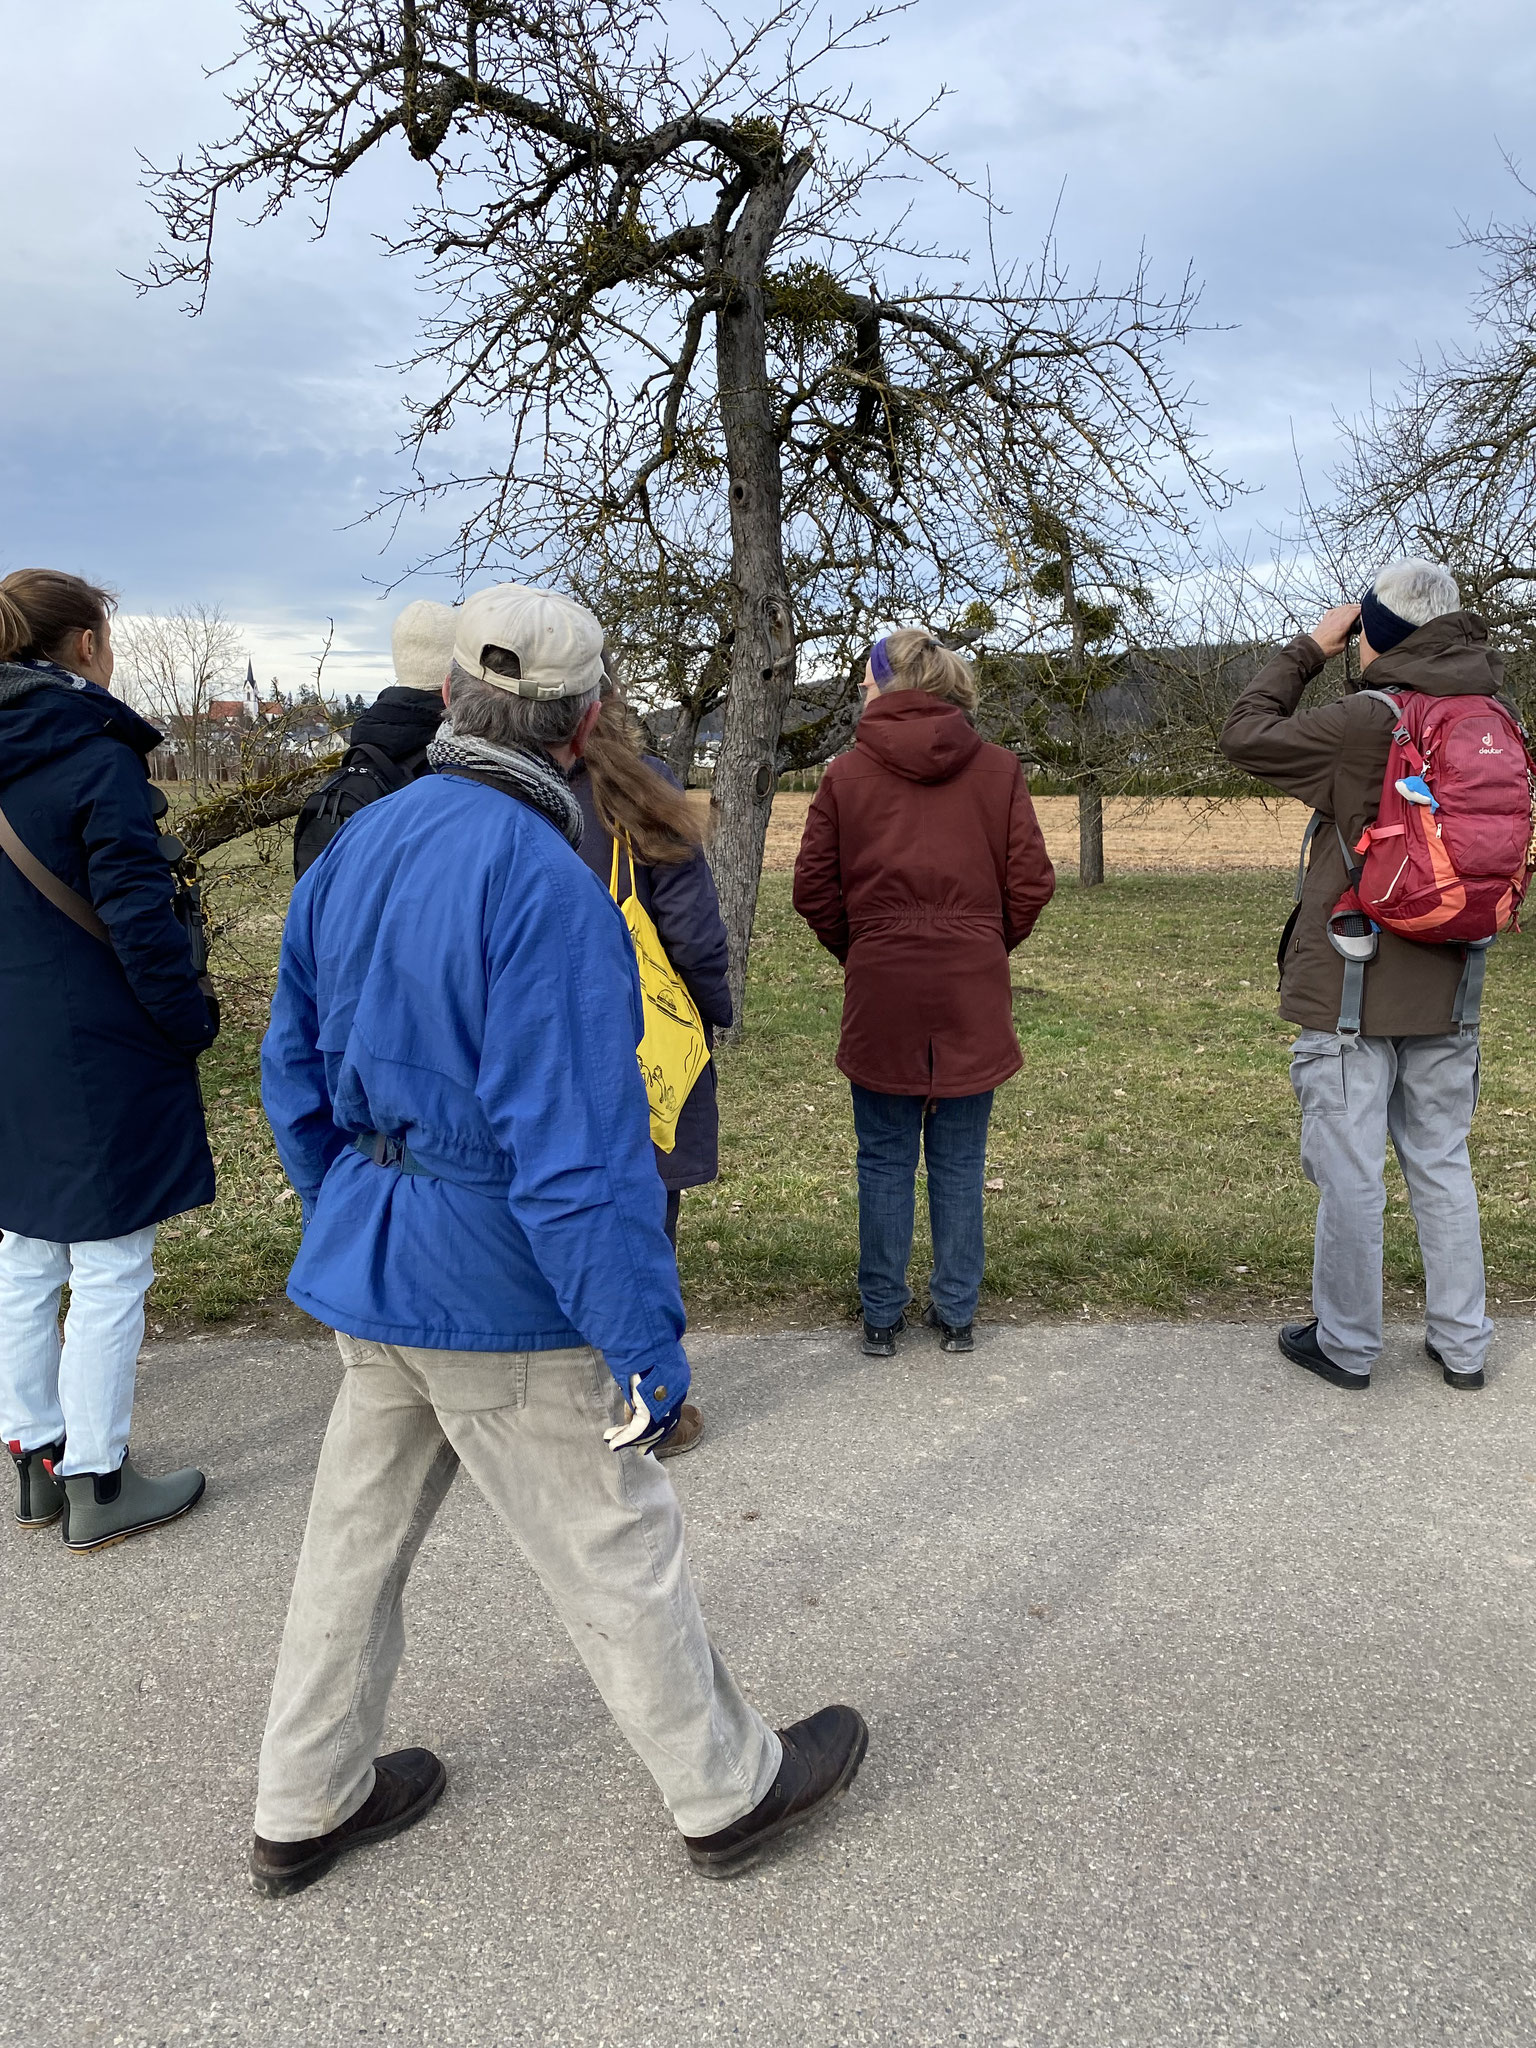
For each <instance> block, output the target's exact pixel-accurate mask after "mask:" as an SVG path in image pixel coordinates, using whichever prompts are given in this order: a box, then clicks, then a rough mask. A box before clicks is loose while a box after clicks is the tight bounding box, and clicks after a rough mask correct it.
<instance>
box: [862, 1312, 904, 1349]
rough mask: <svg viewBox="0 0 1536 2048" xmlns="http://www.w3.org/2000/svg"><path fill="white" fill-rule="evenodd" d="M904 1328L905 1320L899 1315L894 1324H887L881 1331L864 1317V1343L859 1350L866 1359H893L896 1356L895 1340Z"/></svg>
mask: <svg viewBox="0 0 1536 2048" xmlns="http://www.w3.org/2000/svg"><path fill="white" fill-rule="evenodd" d="M906 1327H907V1319H906V1317H905V1315H899V1316H898V1317H897V1318H896V1320H895V1322H894V1323H888V1324H887V1325H886V1327H885V1328H884V1329H883V1330H882V1329H877V1328H876V1327H875V1325H874V1324H873V1323H872V1322H870V1320H869V1318H868V1317H867V1316H866V1317H865V1319H864V1342H863V1343H862V1344H861V1345H860V1346H859V1349H860V1350H861V1351H862V1352H863V1353H864V1356H865V1357H866V1358H894V1357H895V1356H896V1339H897V1338H898V1337H899V1336H900V1335H901V1333H902V1331H903V1330H904V1329H905V1328H906Z"/></svg>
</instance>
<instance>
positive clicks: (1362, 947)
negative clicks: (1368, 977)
mask: <svg viewBox="0 0 1536 2048" xmlns="http://www.w3.org/2000/svg"><path fill="white" fill-rule="evenodd" d="M1360 694H1361V695H1362V696H1365V697H1375V698H1376V699H1377V700H1378V701H1379V702H1380V703H1383V704H1387V705H1390V707H1391V709H1392V712H1393V715H1394V717H1395V718H1396V721H1397V723H1396V724H1395V726H1394V727H1393V730H1392V746H1391V750H1390V752H1389V753H1388V755H1387V766H1386V772H1385V774H1384V775H1383V777H1382V784H1381V802H1380V805H1379V807H1378V809H1377V812H1376V818H1375V822H1374V823H1373V824H1370V825H1367V826H1366V828H1365V830H1364V831H1363V832H1362V833H1361V835H1360V837H1359V839H1358V840H1357V841H1356V842H1355V848H1354V851H1355V854H1356V855H1357V856H1358V857H1360V859H1361V861H1362V863H1363V864H1361V865H1356V863H1355V862H1354V861H1349V860H1348V851H1347V849H1346V863H1347V865H1348V868H1349V879H1350V886H1349V888H1348V889H1346V890H1345V892H1344V894H1343V895H1342V896H1341V897H1340V898H1339V900H1338V902H1337V904H1336V905H1335V906H1334V910H1333V915H1332V917H1331V918H1330V919H1329V921H1328V929H1329V937H1330V938H1331V939H1332V941H1333V944H1334V947H1335V949H1336V950H1337V951H1338V952H1340V953H1342V954H1343V955H1344V959H1345V962H1346V967H1345V984H1344V1004H1343V1008H1342V1010H1341V1012H1340V1015H1339V1030H1340V1032H1341V1033H1344V1034H1346V1035H1349V1034H1353V1033H1358V1031H1359V1029H1360V1000H1361V991H1362V985H1363V977H1364V967H1365V963H1366V961H1367V960H1369V959H1370V958H1371V956H1372V955H1373V954H1374V953H1375V950H1376V931H1377V930H1378V929H1380V930H1385V931H1389V932H1395V933H1396V934H1397V936H1398V937H1399V938H1403V939H1413V940H1416V941H1417V942H1418V943H1419V944H1420V945H1441V946H1446V945H1461V946H1465V947H1466V948H1467V966H1466V969H1465V970H1464V972H1463V974H1462V984H1461V988H1460V989H1459V990H1458V992H1457V997H1456V1007H1455V1012H1454V1014H1453V1017H1452V1022H1453V1023H1455V1024H1457V1025H1459V1026H1461V1027H1462V1028H1463V1029H1465V1030H1471V1029H1473V1028H1474V1027H1475V1026H1476V1024H1477V1019H1478V1006H1479V1002H1480V998H1481V993H1482V968H1483V961H1484V956H1485V954H1486V951H1487V948H1488V947H1489V946H1490V945H1491V944H1492V943H1493V941H1494V940H1495V939H1496V938H1497V937H1498V935H1499V933H1500V932H1502V931H1504V930H1505V929H1507V927H1508V926H1509V925H1510V924H1512V923H1513V922H1514V920H1515V915H1516V912H1517V911H1518V910H1519V908H1520V903H1521V899H1522V898H1523V897H1524V895H1525V891H1526V885H1527V884H1528V882H1529V881H1530V877H1531V855H1532V839H1531V809H1532V797H1533V795H1536V757H1533V756H1532V753H1531V748H1530V743H1529V741H1528V740H1527V738H1526V736H1525V733H1524V731H1523V730H1522V728H1521V726H1520V725H1519V723H1518V721H1517V720H1516V719H1515V717H1514V714H1513V713H1512V712H1511V711H1510V710H1509V708H1508V706H1507V705H1504V704H1501V703H1500V702H1499V700H1498V699H1497V698H1496V697H1483V696H1467V697H1430V696H1426V695H1425V693H1424V692H1423V691H1421V690H1409V691H1405V692H1404V693H1403V695H1402V697H1400V698H1399V697H1393V696H1389V695H1388V693H1387V692H1386V691H1385V690H1363V691H1362V692H1361V693H1360ZM1367 947H1368V948H1369V950H1368V951H1367V950H1366V948H1367Z"/></svg>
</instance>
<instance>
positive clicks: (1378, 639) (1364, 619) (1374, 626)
mask: <svg viewBox="0 0 1536 2048" xmlns="http://www.w3.org/2000/svg"><path fill="white" fill-rule="evenodd" d="M1360 630H1361V632H1362V633H1363V634H1364V635H1365V637H1366V639H1367V640H1369V641H1370V643H1371V645H1372V646H1373V647H1374V648H1375V650H1376V652H1377V653H1378V654H1385V653H1386V652H1387V650H1388V648H1390V647H1399V646H1401V645H1402V643H1403V641H1405V640H1406V639H1407V638H1408V635H1409V634H1410V633H1417V631H1418V630H1419V629H1418V627H1417V626H1415V625H1413V624H1411V623H1410V622H1409V621H1408V620H1407V619H1400V618H1399V617H1398V615H1397V613H1396V612H1395V611H1393V610H1391V609H1390V607H1389V606H1387V605H1384V604H1383V603H1382V601H1381V599H1380V598H1379V597H1378V596H1377V595H1376V593H1375V591H1374V590H1367V591H1363V592H1362V593H1361V597H1360Z"/></svg>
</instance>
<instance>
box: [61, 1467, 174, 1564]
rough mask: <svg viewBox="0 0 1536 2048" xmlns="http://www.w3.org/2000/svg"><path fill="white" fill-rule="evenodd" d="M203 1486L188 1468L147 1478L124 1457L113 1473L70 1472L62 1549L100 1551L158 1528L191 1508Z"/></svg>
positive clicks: (65, 1497)
mask: <svg viewBox="0 0 1536 2048" xmlns="http://www.w3.org/2000/svg"><path fill="white" fill-rule="evenodd" d="M207 1483H208V1482H207V1480H206V1479H204V1477H203V1475H202V1473H201V1472H199V1471H197V1470H196V1468H195V1467H194V1466H191V1465H187V1466H184V1467H183V1468H182V1470H181V1471H180V1472H168V1473H167V1474H166V1475H165V1477H164V1478H163V1479H147V1478H146V1477H145V1475H144V1474H143V1473H142V1472H140V1471H138V1470H137V1468H136V1467H135V1465H134V1462H133V1460H132V1458H130V1457H129V1456H128V1455H127V1454H126V1453H125V1454H124V1457H123V1462H122V1464H121V1465H119V1466H118V1468H117V1470H116V1471H115V1472H71V1473H70V1474H69V1475H68V1476H67V1477H66V1479H65V1481H64V1548H65V1549H66V1550H105V1549H106V1547H107V1545H108V1544H109V1543H122V1542H124V1541H125V1540H126V1539H127V1538H128V1537H130V1536H141V1535H142V1534H143V1533H144V1531H145V1530H146V1529H159V1528H161V1527H163V1526H164V1524H165V1523H167V1522H174V1521H175V1520H176V1518H177V1517H178V1516H179V1515H184V1514H185V1513H186V1512H187V1510H188V1509H189V1508H195V1507H196V1506H197V1504H198V1502H199V1501H200V1500H201V1499H202V1497H203V1488H204V1487H205V1486H206V1485H207Z"/></svg>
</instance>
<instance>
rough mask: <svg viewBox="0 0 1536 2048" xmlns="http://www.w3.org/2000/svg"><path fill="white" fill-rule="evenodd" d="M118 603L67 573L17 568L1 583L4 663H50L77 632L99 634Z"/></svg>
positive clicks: (0, 626)
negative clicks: (39, 661)
mask: <svg viewBox="0 0 1536 2048" xmlns="http://www.w3.org/2000/svg"><path fill="white" fill-rule="evenodd" d="M116 601H117V600H116V599H115V598H114V597H113V596H112V593H111V592H110V591H108V590H98V589H97V587H96V585H95V584H94V583H87V582H86V581H85V579H84V577H83V576H70V575H67V574H66V573H65V572H64V571H63V570H62V569H13V570H12V571H11V573H10V575H9V576H7V577H4V578H3V579H0V661H38V660H47V659H48V657H49V656H50V655H54V654H57V653H58V651H59V649H60V648H61V647H62V646H63V644H64V642H65V640H66V639H67V638H68V637H69V635H70V634H71V633H99V632H100V631H101V629H102V627H103V626H104V625H105V624H106V622H107V618H108V615H109V614H110V612H111V611H112V608H113V606H114V604H115V603H116Z"/></svg>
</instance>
